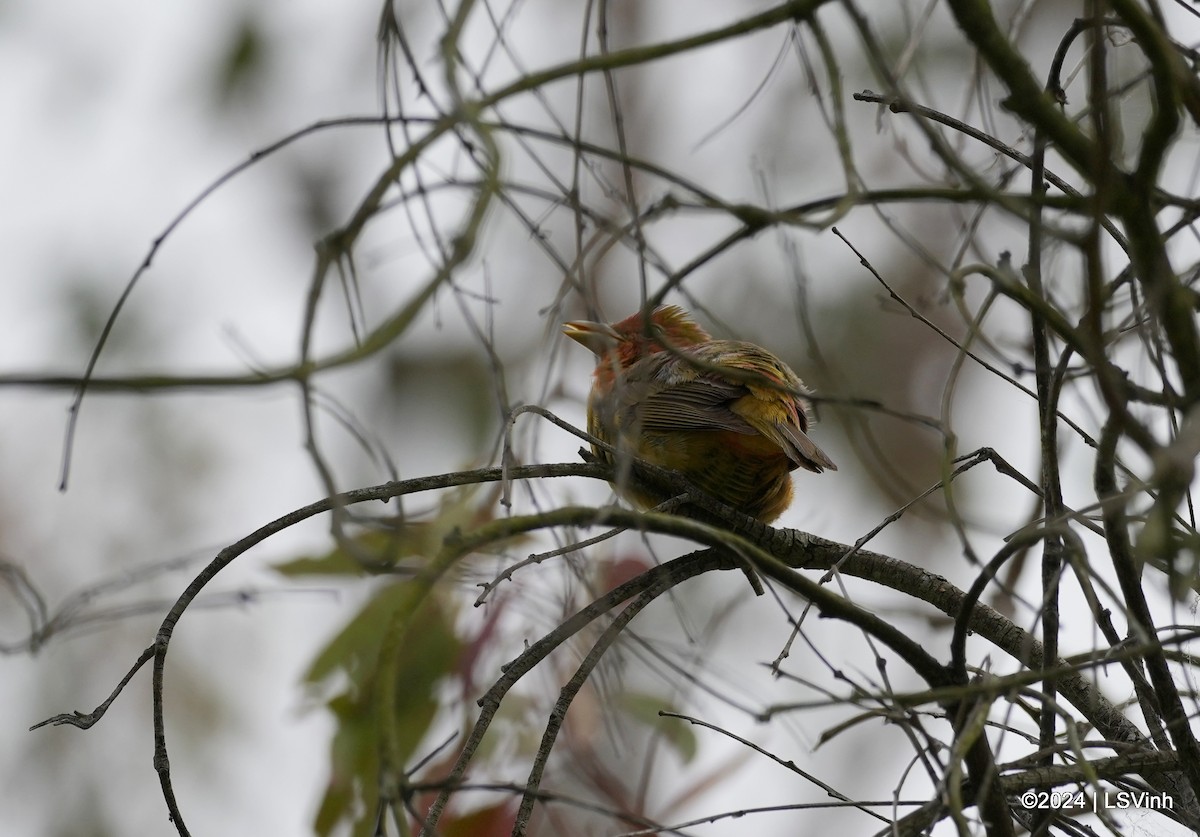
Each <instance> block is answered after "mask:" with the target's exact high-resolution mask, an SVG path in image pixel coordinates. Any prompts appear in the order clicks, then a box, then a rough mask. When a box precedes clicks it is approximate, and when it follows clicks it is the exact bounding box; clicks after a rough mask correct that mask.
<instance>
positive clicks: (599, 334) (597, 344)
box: [562, 320, 621, 355]
mask: <svg viewBox="0 0 1200 837" xmlns="http://www.w3.org/2000/svg"><path fill="white" fill-rule="evenodd" d="M562 330H563V334H565V335H567V337H570V338H571V339H572V340H574V341H575V342H577V343H580V344H582V345H583V346H584V347H586V348H587V349H590V350H591V351H592V352H594V353H595V354H597V355H602V354H604V353H605V352H607V351H608V350H609V349H612V348H614V347H615V346H616V345H617V344H618V343H620V342H621V335H620V334H619V333H618V332H617V330H616V329H615V328H613V327H612V326H610V325H609V324H608V323H593V322H592V321H591V320H572V321H571V322H569V323H563V329H562Z"/></svg>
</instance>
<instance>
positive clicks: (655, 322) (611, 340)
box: [563, 305, 711, 369]
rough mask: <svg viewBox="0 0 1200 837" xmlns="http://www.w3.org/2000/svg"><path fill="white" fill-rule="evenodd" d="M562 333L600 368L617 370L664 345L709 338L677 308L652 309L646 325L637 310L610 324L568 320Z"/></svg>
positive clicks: (658, 350)
mask: <svg viewBox="0 0 1200 837" xmlns="http://www.w3.org/2000/svg"><path fill="white" fill-rule="evenodd" d="M563 334H565V335H567V336H568V337H570V338H571V339H572V340H575V341H576V342H578V343H580V344H582V345H583V346H585V347H587V348H588V349H590V350H591V351H592V352H593V353H594V354H595V355H596V356H597V357H599V358H600V360H601V364H602V365H607V366H609V367H610V368H611V367H613V366H615V367H616V368H619V369H628V368H629V367H630V366H632V365H633V364H635V363H637V362H638V361H639V360H641V359H642V358H644V357H648V356H650V355H652V354H655V353H656V352H662V351H666V347H667V346H674V347H678V348H683V347H685V346H694V345H696V344H697V343H703V342H705V341H707V340H710V339H711V338H710V337H709V335H708V332H707V331H705V330H704V329H702V328H701V327H700V326H699V325H697V323H696V321H695V320H693V319H692V318H691V317H689V316H688V314H687V312H686V311H684V310H683V309H682V308H680V307H679V306H678V305H662V306H659V307H658V308H655V309H654V311H653V312H652V313H651V314H650V319H649V322H647V321H646V317H645V315H644V314H643V313H642V312H641V311H638V312H637V313H635V314H631V315H629V316H628V317H626V318H625V319H623V320H621V321H620V322H617V323H612V324H609V323H595V322H591V321H590V320H572V321H571V322H569V323H565V324H564V325H563Z"/></svg>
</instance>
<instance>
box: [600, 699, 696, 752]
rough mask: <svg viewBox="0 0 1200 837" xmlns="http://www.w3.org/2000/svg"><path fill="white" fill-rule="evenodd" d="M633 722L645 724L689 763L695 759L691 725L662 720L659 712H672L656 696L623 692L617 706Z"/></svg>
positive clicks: (672, 720)
mask: <svg viewBox="0 0 1200 837" xmlns="http://www.w3.org/2000/svg"><path fill="white" fill-rule="evenodd" d="M617 705H618V706H619V707H620V708H621V710H622V711H623V712H624V713H625V714H626V715H628V716H629V717H630V718H632V719H633V720H635V721H637V722H639V723H642V724H645V725H646V726H647V727H649V728H650V729H652V730H654V732H656V733H657V734H659V735H661V736H662V737H663V739H664V740H665V741H666V742H667V743H668V744H670V745H671V746H672V747H674V748H675V752H677V753H678V754H679V757H680V758H681V759H682V760H683V763H684V764H687V763H689V762H690V761H691V760H692V759H694V758H695V757H696V749H697V742H696V734H695V732H694V731H693V730H692V725H691V724H689V723H688V722H687V721H683V720H680V719H679V718H664V717H662V716H661V715H659V714H658V713H659V712H674V711H675V710H674V709H673V708H672V707H670V706H668V705H666V704H665V702H664V701H663V699H662V698H661V697H659V696H658V695H648V694H643V693H641V692H623V693H621V696H620V699H619V701H618V704H617Z"/></svg>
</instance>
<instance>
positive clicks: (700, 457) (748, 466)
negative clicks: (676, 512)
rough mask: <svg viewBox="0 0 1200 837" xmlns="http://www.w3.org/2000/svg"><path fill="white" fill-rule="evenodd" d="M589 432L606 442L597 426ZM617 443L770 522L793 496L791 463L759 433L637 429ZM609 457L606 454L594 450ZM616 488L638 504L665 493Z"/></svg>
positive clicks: (644, 504) (649, 503) (647, 505)
mask: <svg viewBox="0 0 1200 837" xmlns="http://www.w3.org/2000/svg"><path fill="white" fill-rule="evenodd" d="M589 429H590V430H591V432H592V433H593V435H596V436H598V437H600V438H602V439H605V441H609V439H608V438H606V437H607V434H605V433H603V432H598V431H601V430H602V428H600V427H590V428H589ZM610 443H611V444H615V445H616V446H617V447H618V449H620V448H621V446H622V443H624V445H626V446H628V449H629V450H631V452H632V453H634V454H635V455H636V456H637V457H639V458H640V459H644V460H646V461H647V462H650V463H653V464H654V465H658V466H660V467H663V468H669V469H671V470H673V471H678V472H679V473H681V474H683V476H684V477H686V478H687V479H688V481H689V482H691V483H692V484H693V485H695V486H696V487H697V488H699V489H701V490H702V491H704V492H705V493H707V494H711V495H712V496H713V497H715V498H717V499H718V500H721V501H722V502H724V503H726V504H728V505H730V506H733V507H734V508H736V509H738V510H739V511H742V512H744V513H745V514H748V515H750V516H751V517H754V518H757V519H758V520H761V521H763V522H764V523H769V522H771V521H772V520H774V519H775V518H777V517H779V515H780V514H782V513H783V511H784V509H786V508H787V507H788V506H789V505H790V504H791V501H792V480H791V475H790V472H791V470H792V469H793V468H794V467H795V465H794V464H793V463H792V461H791V460H790V459H788V457H787V456H786V455H785V454H784V452H783V451H782V450H781V449H780V448H779V447H778V445H776V444H775V443H773V442H771V441H770V440H769V439H767V438H765V437H763V436H750V435H746V434H742V433H734V432H732V431H727V430H681V431H673V432H670V433H641V434H639V435H638V436H637V437H635V438H633V439H631V438H630V437H629V436H628V435H626V436H625V437H624V438H623V439H622V440H621V441H612V442H610ZM595 453H596V454H597V455H598V456H600V457H602V458H604V459H606V460H609V461H612V459H611V455H610V454H608V453H606V452H604V451H602V450H596V451H595ZM614 488H615V489H616V490H617V493H618V494H620V495H621V496H622V497H624V498H625V499H627V500H629V501H630V502H633V503H635V504H636V505H638V506H641V507H642V508H650V507H653V506H655V505H658V504H659V503H661V502H662V501H663V500H666V499H668V498H667V497H666V496H662V495H658V494H654V493H652V492H648V491H645V490H640V489H638V490H634V489H632V488H630V487H627V486H626V487H623V486H621V485H615V486H614Z"/></svg>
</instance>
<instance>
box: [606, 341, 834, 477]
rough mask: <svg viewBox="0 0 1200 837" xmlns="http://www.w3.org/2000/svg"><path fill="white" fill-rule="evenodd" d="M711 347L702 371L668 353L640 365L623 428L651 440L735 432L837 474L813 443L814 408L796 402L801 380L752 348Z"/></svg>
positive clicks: (701, 358)
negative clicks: (759, 381) (758, 381)
mask: <svg viewBox="0 0 1200 837" xmlns="http://www.w3.org/2000/svg"><path fill="white" fill-rule="evenodd" d="M709 346H712V347H713V348H712V349H711V350H709V351H706V352H705V353H704V354H700V353H697V354H698V357H697V362H696V363H689V362H688V359H687V358H686V357H681V356H677V355H672V354H669V353H665V352H664V353H660V354H657V355H654V356H653V357H650V358H647V359H645V360H644V361H641V362H639V363H638V364H635V366H634V367H633V368H631V369H630V370H629V371H630V375H629V376H628V377H627V378H626V380H625V381H624V382H623V386H622V387H621V390H622V391H621V393H620V395H619V399H620V402H621V404H620V407H619V410H620V413H621V417H622V421H621V424H622V425H624V426H625V427H628V428H632V427H638V428H640V430H641V431H643V432H647V431H648V432H671V431H677V430H678V431H688V430H728V431H732V432H734V433H741V434H744V435H747V436H755V435H759V436H764V437H766V438H767V439H770V440H771V441H772V442H774V443H775V444H776V445H778V446H779V448H780V450H781V451H782V452H783V453H784V454H785V455H787V457H788V458H789V459H790V460H792V462H793V463H795V465H796V466H798V467H801V468H806V469H808V470H810V471H816V472H818V473H819V472H820V471H822V470H824V469H826V468H828V469H830V470H837V466H836V465H834V464H833V461H832V460H830V458H829V457H828V456H826V455H825V453H824V452H823V451H822V450H821V449H820V448H819V447H817V445H816V443H814V442H813V440H812V439H810V438H809V437H808V433H807V431H808V425H809V420H808V413H807V410H806V405H805V403H804V401H802V400H801V399H800V398H799V396H797V395H795V394H794V393H795V392H796V391H800V390H802V388H803V385H802V384H801V382H800V379H799V378H797V377H796V375H795V373H793V372H792V371H791V370H790V369H788V368H787V367H786V366H783V364H782V362H781V361H779V360H777V359H776V358H775V357H774V356H773V355H770V354H769V353H767V352H766V351H765V350H763V349H761V348H759V347H758V346H755V345H754V344H752V343H735V342H733V341H713V342H712V343H711V344H709ZM706 348H707V347H706ZM731 360H732V361H736V365H734V363H732V362H730V361H731ZM748 376H750V377H748ZM753 376H762V378H763V379H764V385H762V386H756V385H754V383H753V380H754V378H753ZM789 390H790V391H789Z"/></svg>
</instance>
